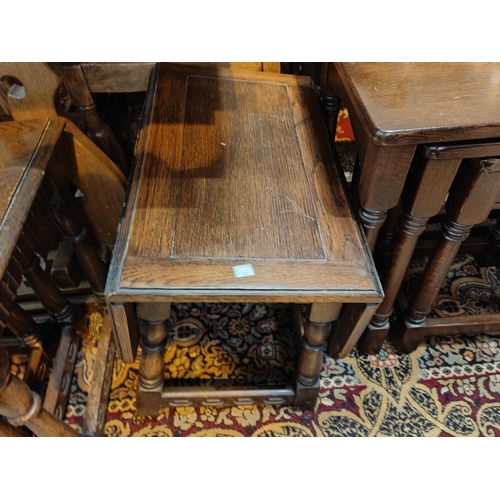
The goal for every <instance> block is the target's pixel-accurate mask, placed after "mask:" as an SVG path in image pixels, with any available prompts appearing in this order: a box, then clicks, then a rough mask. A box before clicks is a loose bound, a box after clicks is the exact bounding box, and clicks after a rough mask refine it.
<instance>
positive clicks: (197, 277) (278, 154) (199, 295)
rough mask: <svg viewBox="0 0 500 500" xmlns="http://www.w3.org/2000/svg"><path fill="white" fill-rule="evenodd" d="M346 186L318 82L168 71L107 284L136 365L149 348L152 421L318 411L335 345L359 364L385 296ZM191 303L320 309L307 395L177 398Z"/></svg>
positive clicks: (308, 339)
mask: <svg viewBox="0 0 500 500" xmlns="http://www.w3.org/2000/svg"><path fill="white" fill-rule="evenodd" d="M341 175H342V174H339V172H338V170H337V166H336V165H335V164H334V161H333V157H332V152H331V145H330V142H329V137H328V133H327V129H326V126H325V124H324V122H323V118H322V116H321V108H320V105H319V98H318V94H317V91H316V89H315V87H314V86H313V84H312V82H311V80H310V79H309V78H306V77H294V76H289V75H268V74H265V73H254V72H246V71H231V70H220V69H201V68H193V67H182V66H172V65H163V64H162V65H158V66H156V67H155V69H154V70H153V72H152V76H151V80H150V84H149V89H148V93H147V99H146V104H145V109H144V114H143V121H142V125H141V130H140V134H139V138H138V142H137V146H136V163H135V166H134V172H133V177H132V182H131V187H130V189H129V192H128V196H127V199H126V203H125V210H124V215H123V219H122V222H121V227H120V230H119V234H118V240H117V244H116V247H115V252H114V255H113V259H112V263H111V267H110V272H109V275H108V282H107V286H106V297H107V301H108V305H109V309H110V312H111V316H112V322H113V326H114V329H115V335H116V339H117V346H118V350H119V353H120V355H121V357H122V359H123V360H124V361H125V362H133V360H134V359H135V354H136V349H137V345H138V343H139V340H140V345H141V347H142V357H141V366H140V374H139V386H138V397H137V399H138V411H139V413H141V414H149V415H151V414H156V413H158V411H159V410H160V409H161V408H162V407H166V406H196V405H207V406H208V405H215V406H218V405H237V404H253V403H267V404H294V405H297V406H299V407H302V408H312V407H313V406H314V404H315V402H316V399H317V396H318V392H319V373H320V369H321V366H322V357H323V350H324V349H325V348H326V343H327V340H328V338H329V337H330V334H331V338H330V346H332V343H333V344H334V346H335V349H336V351H337V352H338V354H339V356H345V355H346V354H348V352H349V351H350V350H351V349H352V347H353V346H354V344H355V342H356V341H357V339H358V338H359V336H360V335H361V333H362V332H363V330H364V328H365V327H366V325H367V324H368V322H369V321H370V318H371V316H372V315H373V311H374V309H375V307H376V305H377V304H378V303H379V302H380V301H381V300H382V297H383V294H382V290H381V287H380V284H379V281H378V277H377V275H376V273H375V271H374V266H373V263H372V260H371V256H370V253H369V251H368V248H367V245H366V242H365V240H364V236H363V235H362V233H361V232H360V230H359V228H358V226H357V223H356V220H355V218H354V217H353V214H352V211H351V209H350V205H349V202H348V200H347V198H346V194H345V188H344V184H343V181H342V180H341ZM190 301H195V302H261V301H265V302H275V303H278V302H279V303H290V304H295V305H297V304H312V306H311V313H310V316H309V318H308V320H307V321H306V322H305V324H304V327H303V332H304V334H303V339H302V347H301V350H300V354H299V360H298V366H297V373H296V377H295V385H294V386H287V387H282V388H278V387H265V386H264V387H250V386H245V387H239V388H238V387H212V388H210V387H208V388H207V387H187V388H186V387H174V388H172V387H170V388H164V376H163V371H164V360H163V351H164V346H165V343H166V341H167V335H168V333H167V326H166V323H167V319H168V317H169V312H170V304H171V303H172V302H190ZM344 303H352V304H356V305H357V308H355V311H356V312H355V313H354V314H353V313H352V312H351V313H350V314H348V315H343V314H342V311H341V307H342V304H344ZM136 317H138V321H137V319H136ZM332 323H333V325H334V326H333V331H332ZM137 324H138V325H139V328H138V331H137V327H136V326H137Z"/></svg>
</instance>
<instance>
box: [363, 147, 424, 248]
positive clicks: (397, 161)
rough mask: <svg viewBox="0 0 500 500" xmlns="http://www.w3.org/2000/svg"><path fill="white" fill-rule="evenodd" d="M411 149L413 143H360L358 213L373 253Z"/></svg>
mask: <svg viewBox="0 0 500 500" xmlns="http://www.w3.org/2000/svg"><path fill="white" fill-rule="evenodd" d="M414 153H415V146H394V147H387V146H385V147H384V146H376V145H374V144H372V143H371V142H368V143H367V144H366V146H365V147H360V151H359V155H360V164H361V171H360V173H359V183H358V197H359V203H360V205H359V217H360V220H361V224H362V226H363V230H364V232H365V236H366V239H367V241H368V246H369V247H370V251H371V252H372V253H373V252H374V250H375V245H376V243H377V238H378V235H379V232H380V228H381V227H382V226H383V224H384V222H385V220H386V216H387V210H389V209H391V208H393V207H395V206H396V205H397V203H398V201H399V198H400V197H401V192H402V190H403V186H404V183H405V180H406V176H407V173H408V170H409V168H410V164H411V162H412V159H413V156H414Z"/></svg>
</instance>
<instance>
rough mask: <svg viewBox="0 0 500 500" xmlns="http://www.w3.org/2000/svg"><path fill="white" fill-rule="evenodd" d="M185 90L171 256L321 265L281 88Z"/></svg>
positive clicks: (213, 82) (214, 83)
mask: <svg viewBox="0 0 500 500" xmlns="http://www.w3.org/2000/svg"><path fill="white" fill-rule="evenodd" d="M187 87H188V88H187V95H186V102H187V105H186V112H185V117H184V121H185V124H184V134H183V154H182V159H181V167H180V168H181V173H180V182H179V195H178V201H177V207H176V209H177V217H176V226H175V233H174V236H173V247H174V248H173V251H172V254H173V256H174V257H217V258H228V257H232V258H234V257H236V258H261V259H262V258H263V259H325V254H324V251H323V248H322V244H321V236H320V234H319V232H318V227H317V225H316V217H315V214H314V207H313V204H312V200H311V194H310V192H309V189H308V185H307V179H306V178H305V176H304V166H303V162H302V158H301V154H300V149H299V144H298V141H297V135H296V133H295V126H294V121H293V115H292V110H291V102H290V99H289V98H288V94H287V87H286V86H285V85H275V84H262V83H253V82H245V81H233V80H227V79H224V80H222V79H215V78H203V77H202V78H200V77H192V78H189V79H188V82H187ZM200 110H202V111H200ZM207 124H208V125H209V126H207ZM200 142H201V143H202V144H203V147H200ZM153 209H154V207H153ZM276 220H280V224H279V225H277V224H276V223H275V221H276ZM144 236H145V235H144Z"/></svg>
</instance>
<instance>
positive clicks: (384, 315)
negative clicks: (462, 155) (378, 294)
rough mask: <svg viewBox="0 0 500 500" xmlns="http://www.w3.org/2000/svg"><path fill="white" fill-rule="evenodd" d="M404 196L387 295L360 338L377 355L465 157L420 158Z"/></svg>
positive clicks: (364, 347)
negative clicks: (430, 224)
mask: <svg viewBox="0 0 500 500" xmlns="http://www.w3.org/2000/svg"><path fill="white" fill-rule="evenodd" d="M416 160H417V161H416V162H415V163H414V165H413V167H412V171H411V172H410V175H409V179H408V182H407V189H406V191H405V193H404V195H403V199H404V201H403V205H404V208H403V214H402V217H401V221H400V225H399V231H398V233H397V236H396V239H395V242H394V245H393V247H392V251H391V252H390V254H389V255H390V257H389V259H388V266H389V267H388V269H387V270H386V272H385V273H384V275H383V277H382V287H383V289H384V293H385V297H384V300H383V301H382V303H381V304H380V306H379V307H378V309H377V312H376V313H375V315H374V316H373V318H372V320H371V322H370V324H369V325H368V329H367V330H366V331H365V333H364V334H363V336H362V338H361V340H360V344H359V346H360V350H361V351H362V352H365V353H369V354H375V353H377V352H378V351H379V350H380V349H381V348H382V344H383V343H384V340H385V338H386V336H387V333H388V332H389V318H390V316H391V314H392V308H393V305H394V301H395V300H396V296H397V294H398V291H399V288H400V286H401V283H402V282H403V279H404V276H405V273H406V270H407V268H408V264H409V263H410V260H411V257H412V255H413V250H414V249H415V245H416V244H417V241H418V238H419V236H420V235H421V234H422V233H423V231H424V230H425V228H426V226H427V221H428V220H429V218H430V217H432V216H433V215H436V214H437V213H438V212H439V210H440V209H441V206H442V203H443V201H444V199H445V197H446V195H447V194H448V191H449V189H450V186H451V183H452V182H453V179H454V177H455V174H456V172H457V170H458V167H459V166H460V163H461V160H431V159H424V158H421V157H418V158H417V159H416Z"/></svg>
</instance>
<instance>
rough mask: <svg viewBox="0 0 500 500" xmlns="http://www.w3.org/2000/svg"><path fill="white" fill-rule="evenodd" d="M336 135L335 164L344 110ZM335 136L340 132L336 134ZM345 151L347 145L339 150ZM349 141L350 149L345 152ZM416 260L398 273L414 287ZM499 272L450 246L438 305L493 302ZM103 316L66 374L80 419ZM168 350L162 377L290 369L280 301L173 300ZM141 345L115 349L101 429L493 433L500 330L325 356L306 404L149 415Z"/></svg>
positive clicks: (464, 308)
mask: <svg viewBox="0 0 500 500" xmlns="http://www.w3.org/2000/svg"><path fill="white" fill-rule="evenodd" d="M338 125H339V126H338V129H337V139H338V140H339V139H342V138H345V139H347V140H346V141H345V146H346V148H345V149H344V150H342V148H341V147H340V148H339V149H340V151H339V153H340V155H341V157H342V161H343V162H344V167H345V168H346V169H347V170H349V169H350V168H352V164H353V163H354V157H355V149H354V148H353V145H352V143H351V142H350V140H349V139H352V131H351V130H350V125H349V122H348V119H347V114H341V116H340V119H339V124H338ZM342 144H344V142H343V141H341V140H340V141H339V142H337V145H339V146H340V145H342ZM346 151H347V153H346ZM353 151H354V152H353ZM424 264H425V259H423V260H419V261H415V262H414V263H413V265H412V267H411V269H410V270H409V271H408V274H407V279H406V281H405V287H406V292H407V293H408V294H411V292H412V290H413V289H414V287H415V284H416V282H417V281H418V276H419V274H420V272H421V271H422V268H423V266H424ZM499 297H500V271H499V270H498V269H497V268H487V269H479V268H478V265H477V263H476V261H475V260H474V258H473V257H472V256H470V255H459V256H458V257H457V259H456V260H455V262H454V264H453V266H452V268H451V270H450V273H449V274H448V278H447V281H446V283H445V284H444V286H443V288H442V289H441V291H440V295H439V297H438V300H437V303H436V307H435V309H434V310H433V313H432V314H433V315H435V316H450V315H458V314H478V313H488V312H490V313H498V312H500V300H499ZM101 324H102V317H101V316H100V315H99V314H98V313H93V314H92V316H91V321H90V328H89V331H88V333H87V335H86V336H85V338H84V340H83V347H82V350H81V352H80V354H79V358H78V366H77V369H76V373H75V376H74V378H73V385H72V391H71V396H70V401H69V404H68V408H67V413H66V419H67V420H68V421H69V422H70V423H71V425H73V426H74V427H75V428H78V429H79V428H81V427H80V426H81V423H82V415H83V413H84V411H85V403H86V398H87V391H88V388H89V384H90V383H91V379H92V367H93V362H94V359H95V353H96V339H97V336H98V333H99V329H100V327H101ZM169 328H170V333H171V335H170V341H169V344H168V345H167V349H166V353H165V361H166V363H167V364H166V368H165V376H166V378H168V379H177V378H180V377H182V378H188V379H190V378H201V379H207V380H209V379H225V378H228V377H231V378H233V379H236V380H237V381H241V382H247V383H251V382H255V383H262V382H267V383H277V382H280V381H282V380H284V379H286V378H288V377H289V376H290V374H291V372H292V370H293V356H294V350H293V344H292V342H291V334H290V323H289V314H288V309H287V308H276V307H271V306H269V305H266V304H177V305H175V306H174V307H173V313H172V318H171V320H170V323H169ZM139 359H140V353H139V356H138V358H137V359H136V362H135V363H134V364H133V365H125V364H123V363H122V362H121V361H120V360H118V359H117V360H116V362H115V366H114V375H113V382H112V388H111V394H110V400H109V405H108V413H107V418H106V427H105V434H106V435H107V436H498V435H500V340H499V338H497V337H493V336H486V335H476V336H473V337H461V338H457V337H454V338H452V337H437V338H430V339H428V341H427V343H425V344H422V345H421V346H420V347H419V349H418V350H417V351H415V352H414V353H412V354H410V355H402V354H398V353H396V352H395V350H394V349H393V347H392V345H391V344H390V343H389V342H387V343H386V344H385V346H384V349H382V351H381V352H380V353H379V354H378V355H377V356H366V355H361V354H359V353H358V352H357V350H354V352H353V353H352V354H351V355H350V356H349V357H348V358H346V359H343V360H334V359H331V358H329V357H328V356H327V355H326V354H325V355H324V367H323V370H322V374H321V392H320V400H319V402H318V404H317V406H316V408H315V411H313V412H303V411H297V410H294V409H293V408H290V407H272V406H240V407H234V408H198V409H195V408H177V409H165V410H164V411H163V412H161V413H160V415H159V416H158V417H154V418H145V417H139V416H137V414H136V411H135V410H136V408H135V389H136V387H137V377H138V368H139Z"/></svg>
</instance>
